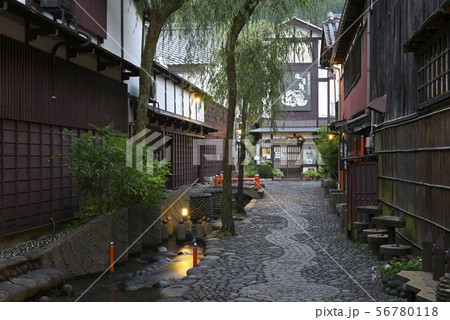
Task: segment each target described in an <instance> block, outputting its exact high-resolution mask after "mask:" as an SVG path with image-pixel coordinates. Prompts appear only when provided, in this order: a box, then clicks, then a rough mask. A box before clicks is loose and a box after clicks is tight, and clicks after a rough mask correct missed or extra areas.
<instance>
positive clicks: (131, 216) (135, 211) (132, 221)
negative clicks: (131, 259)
mask: <svg viewBox="0 0 450 320" xmlns="http://www.w3.org/2000/svg"><path fill="white" fill-rule="evenodd" d="M142 216H143V208H142V206H141V205H140V204H137V205H135V206H132V207H130V208H128V245H129V246H131V244H132V243H133V242H135V241H136V240H137V241H136V243H135V244H134V245H132V246H131V247H130V248H129V250H128V255H130V256H136V255H139V254H140V253H141V251H142V238H140V239H138V238H139V237H140V236H141V235H142V231H143V230H142Z"/></svg>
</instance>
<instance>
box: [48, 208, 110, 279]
mask: <svg viewBox="0 0 450 320" xmlns="http://www.w3.org/2000/svg"><path fill="white" fill-rule="evenodd" d="M111 222H112V213H107V214H103V215H100V216H98V217H97V218H95V219H93V220H92V221H90V222H88V223H87V224H85V225H83V226H81V227H79V228H77V229H75V230H73V231H72V232H70V233H68V234H67V235H65V236H64V237H62V238H60V239H58V240H57V241H55V242H52V243H51V244H49V245H48V246H47V247H46V248H45V249H43V251H42V258H41V261H40V263H39V267H40V268H55V269H59V270H61V271H62V272H63V274H64V276H65V277H76V276H80V275H86V274H93V273H97V272H103V271H105V270H106V269H107V268H108V267H109V244H110V242H111V239H112V235H111Z"/></svg>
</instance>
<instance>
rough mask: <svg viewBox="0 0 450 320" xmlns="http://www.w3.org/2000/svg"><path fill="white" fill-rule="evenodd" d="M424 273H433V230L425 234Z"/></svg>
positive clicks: (423, 241) (423, 243)
mask: <svg viewBox="0 0 450 320" xmlns="http://www.w3.org/2000/svg"><path fill="white" fill-rule="evenodd" d="M422 247H423V250H422V271H425V272H432V271H433V268H432V266H433V237H432V235H431V230H428V232H427V233H426V234H425V237H423V240H422Z"/></svg>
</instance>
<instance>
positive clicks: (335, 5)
mask: <svg viewBox="0 0 450 320" xmlns="http://www.w3.org/2000/svg"><path fill="white" fill-rule="evenodd" d="M344 4H345V0H328V1H325V2H320V1H318V2H317V5H316V9H315V13H316V14H315V15H314V16H311V15H310V14H308V13H306V14H305V13H304V12H302V10H301V9H299V10H297V16H298V17H299V18H301V19H303V20H306V21H311V23H313V24H315V25H316V26H318V27H322V22H323V21H325V20H327V14H328V12H333V13H342V9H343V8H344Z"/></svg>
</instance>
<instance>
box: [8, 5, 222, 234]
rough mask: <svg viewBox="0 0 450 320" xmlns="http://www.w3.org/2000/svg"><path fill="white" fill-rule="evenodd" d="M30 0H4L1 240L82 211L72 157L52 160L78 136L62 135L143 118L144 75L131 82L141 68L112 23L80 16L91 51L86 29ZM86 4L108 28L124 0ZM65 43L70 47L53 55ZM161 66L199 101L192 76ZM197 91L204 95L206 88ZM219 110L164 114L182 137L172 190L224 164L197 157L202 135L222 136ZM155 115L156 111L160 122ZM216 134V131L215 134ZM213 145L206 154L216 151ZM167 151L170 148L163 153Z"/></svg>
mask: <svg viewBox="0 0 450 320" xmlns="http://www.w3.org/2000/svg"><path fill="white" fill-rule="evenodd" d="M94 2H95V3H94ZM26 3H27V4H28V5H24V4H23V3H21V2H19V1H14V0H8V1H6V0H0V8H3V9H4V10H0V239H1V238H3V239H5V237H8V236H11V235H16V234H20V233H23V232H27V231H30V230H34V229H39V228H43V227H48V226H52V225H54V224H55V223H59V222H63V221H67V220H70V219H72V218H73V216H74V212H76V210H77V203H76V199H74V197H73V194H74V188H73V186H72V183H71V178H70V177H69V176H67V168H66V167H65V165H64V163H63V161H62V160H61V159H59V158H51V157H52V156H54V155H57V154H59V153H62V154H64V153H65V152H67V151H68V146H69V143H70V142H69V141H68V140H66V139H64V136H63V134H62V132H63V130H64V129H65V128H66V129H69V130H71V131H73V132H75V134H78V135H81V134H82V133H84V132H86V131H87V130H90V129H91V126H90V124H93V125H95V126H99V127H102V126H105V125H107V124H110V123H112V122H113V123H114V125H115V128H116V129H118V130H119V131H121V132H124V133H129V134H130V135H131V134H132V131H131V130H130V128H131V127H132V124H133V121H134V119H133V117H132V115H133V110H132V108H131V107H130V105H131V100H132V99H131V98H130V97H131V95H132V93H131V92H132V91H133V92H134V91H135V90H134V89H135V87H134V89H133V90H132V89H131V88H132V87H133V86H135V85H136V81H134V82H133V83H132V81H128V82H127V83H124V82H123V81H124V80H129V79H130V77H137V76H138V75H139V68H138V67H137V66H136V65H135V64H134V63H136V62H135V61H134V62H130V61H128V60H125V59H123V58H121V57H119V56H118V55H116V54H114V53H112V52H111V51H109V49H106V48H107V46H102V44H101V42H102V41H101V39H100V38H101V37H104V36H105V34H102V32H104V30H102V32H100V31H99V30H96V28H95V27H94V26H93V25H92V23H91V24H89V23H88V20H87V19H84V18H83V17H82V15H81V14H79V18H80V19H79V21H78V22H79V24H80V26H81V27H82V28H83V29H84V30H86V31H88V32H90V33H91V35H92V39H93V41H91V42H90V43H89V44H87V47H86V46H85V47H82V48H81V47H80V44H83V43H85V42H86V39H85V38H84V37H82V36H80V35H79V34H78V32H76V30H74V29H73V28H72V27H69V26H66V25H64V24H61V23H59V22H58V21H55V20H53V19H51V18H49V17H48V16H46V15H44V14H40V13H39V12H38V11H36V10H34V9H33V8H32V7H30V6H29V4H30V3H31V1H27V2H26ZM79 3H80V4H83V5H84V6H85V9H86V8H87V9H89V10H87V11H88V13H89V14H93V13H95V14H94V16H97V15H103V16H104V19H100V21H101V25H100V26H103V23H105V26H106V10H107V9H111V8H107V7H106V5H107V4H108V5H115V6H116V5H117V3H113V2H112V1H106V0H98V1H97V0H85V1H79ZM123 3H124V4H126V3H128V2H127V1H126V0H123ZM130 5H133V3H130ZM124 10H125V9H124ZM118 13H119V14H120V12H118ZM84 15H85V16H86V14H84ZM130 15H132V13H130ZM85 18H86V17H85ZM100 18H101V17H100ZM83 19H84V20H83ZM133 19H136V17H135V16H133ZM83 21H84V22H83ZM11 26H14V28H11ZM97 27H98V26H97ZM8 28H9V29H8ZM7 29H8V30H7ZM13 29H14V30H13ZM37 34H40V36H39V37H38V36H37ZM33 35H34V36H33ZM131 37H137V38H138V39H137V40H138V41H135V40H136V39H134V40H133V41H134V43H138V44H141V37H142V34H135V33H133V34H127V35H126V37H125V36H124V38H126V39H124V42H125V43H128V45H130V43H133V42H132V41H131V40H130V38H131ZM107 40H108V39H105V41H107ZM57 43H59V44H61V45H58V46H60V49H58V50H57V54H55V56H52V54H51V53H50V52H52V48H55V47H54V46H55V45H56V44H57ZM125 47H126V46H125ZM137 51H140V50H137ZM117 52H120V50H117ZM154 71H155V73H157V74H159V75H161V74H162V75H163V76H164V77H165V78H166V79H168V80H167V81H166V82H167V83H169V81H171V85H172V86H173V88H174V90H176V91H175V92H174V93H176V92H179V91H180V88H182V89H183V90H185V91H186V92H184V91H183V95H184V94H186V95H187V97H188V99H187V101H189V93H190V88H189V84H187V85H186V84H184V85H183V87H181V84H182V82H183V79H181V78H180V77H178V76H176V75H173V74H171V73H170V72H169V71H168V70H167V69H164V68H162V67H161V66H158V65H157V64H155V67H154ZM131 80H133V78H132V79H131ZM187 88H189V89H187ZM194 90H195V91H196V93H197V94H200V93H201V90H199V89H198V88H194ZM168 97H171V98H172V99H173V97H174V95H173V94H172V93H167V92H165V94H164V95H163V96H161V97H160V101H161V99H164V100H166V101H167V100H168ZM176 99H178V98H176ZM178 100H179V99H178ZM184 100H185V99H184V96H183V101H184ZM179 101H181V100H179ZM179 101H178V102H179ZM149 106H151V104H149ZM216 107H217V112H214V113H215V114H217V115H218V117H215V114H214V115H213V114H209V113H208V112H205V114H203V113H200V112H198V110H197V109H195V110H194V111H195V113H196V115H195V118H194V119H191V118H189V117H184V118H183V119H177V117H178V115H177V114H175V112H173V113H170V112H168V113H167V114H166V115H163V116H162V115H159V118H158V119H159V120H161V119H164V120H161V126H159V125H158V126H157V129H158V131H160V132H162V133H163V136H164V135H170V136H171V137H172V140H171V143H172V144H173V146H172V153H173V154H172V157H171V159H172V160H171V161H172V168H173V175H172V176H171V185H170V187H171V188H177V187H180V186H182V185H186V184H191V183H192V182H194V181H195V180H196V179H197V178H201V179H202V178H203V176H205V175H215V174H218V173H220V170H222V168H221V166H222V162H221V161H213V162H207V163H204V164H203V165H202V166H199V165H194V164H193V163H192V161H193V160H192V158H193V156H192V154H193V149H192V141H193V139H194V138H200V139H205V138H209V139H211V138H213V137H218V138H220V137H221V134H222V133H220V132H217V131H218V130H219V129H220V128H221V127H220V126H218V124H219V123H220V122H221V121H223V119H224V114H225V112H224V109H223V108H221V107H220V106H216ZM212 109H214V108H212ZM189 110H190V109H189ZM207 110H208V109H207ZM183 112H185V110H183ZM197 113H198V114H197ZM197 115H198V117H197ZM153 116H154V114H152V113H151V112H149V117H150V122H151V121H152V117H153ZM203 118H205V119H203ZM207 123H209V124H207ZM216 127H217V129H216ZM211 132H214V136H210V137H208V133H211ZM208 148H209V149H211V148H210V147H206V148H203V150H202V151H203V152H206V153H209V152H211V150H209V151H208V150H207V149H208ZM213 151H215V149H214V150H213ZM164 152H165V149H164V148H162V149H161V150H160V154H159V156H160V157H161V158H164V156H165V154H164ZM200 169H201V170H200ZM3 239H2V240H3Z"/></svg>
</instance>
